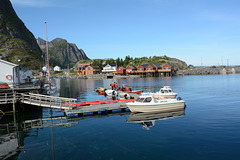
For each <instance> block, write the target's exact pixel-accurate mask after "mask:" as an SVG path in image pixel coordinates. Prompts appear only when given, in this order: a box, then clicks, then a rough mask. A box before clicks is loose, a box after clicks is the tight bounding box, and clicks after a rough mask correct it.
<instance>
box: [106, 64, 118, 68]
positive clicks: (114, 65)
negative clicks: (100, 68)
mask: <svg viewBox="0 0 240 160" xmlns="http://www.w3.org/2000/svg"><path fill="white" fill-rule="evenodd" d="M107 65H110V66H111V67H116V66H117V65H116V64H106V65H105V66H104V67H106V66H107Z"/></svg>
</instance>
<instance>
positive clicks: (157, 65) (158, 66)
mask: <svg viewBox="0 0 240 160" xmlns="http://www.w3.org/2000/svg"><path fill="white" fill-rule="evenodd" d="M153 65H155V66H156V67H157V68H162V67H161V66H160V65H159V64H157V63H153Z"/></svg>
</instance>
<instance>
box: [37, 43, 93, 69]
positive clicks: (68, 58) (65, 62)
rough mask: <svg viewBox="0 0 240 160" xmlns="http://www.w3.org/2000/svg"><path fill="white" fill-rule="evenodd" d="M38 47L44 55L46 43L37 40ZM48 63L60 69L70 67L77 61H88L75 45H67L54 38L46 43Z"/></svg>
mask: <svg viewBox="0 0 240 160" xmlns="http://www.w3.org/2000/svg"><path fill="white" fill-rule="evenodd" d="M37 42H38V45H39V46H40V48H41V49H42V51H43V52H44V53H45V54H46V41H45V40H43V39H41V38H38V39H37ZM48 53H49V57H50V58H49V61H50V64H51V65H58V66H60V67H62V68H67V67H72V66H73V65H75V64H76V63H77V62H78V61H79V60H86V59H89V58H88V57H87V56H86V54H85V53H84V51H83V50H82V49H78V47H77V46H76V44H74V43H68V42H67V41H66V40H64V39H61V38H56V39H54V40H52V41H51V42H48Z"/></svg>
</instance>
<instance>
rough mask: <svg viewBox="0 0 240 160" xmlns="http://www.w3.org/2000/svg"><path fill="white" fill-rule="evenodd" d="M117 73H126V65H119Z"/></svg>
mask: <svg viewBox="0 0 240 160" xmlns="http://www.w3.org/2000/svg"><path fill="white" fill-rule="evenodd" d="M117 73H118V74H125V73H126V69H125V67H121V66H119V67H118V68H117Z"/></svg>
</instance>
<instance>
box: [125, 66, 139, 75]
mask: <svg viewBox="0 0 240 160" xmlns="http://www.w3.org/2000/svg"><path fill="white" fill-rule="evenodd" d="M136 70H137V68H136V67H134V66H128V67H127V68H126V73H127V74H132V73H134V72H135V71H136Z"/></svg>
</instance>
